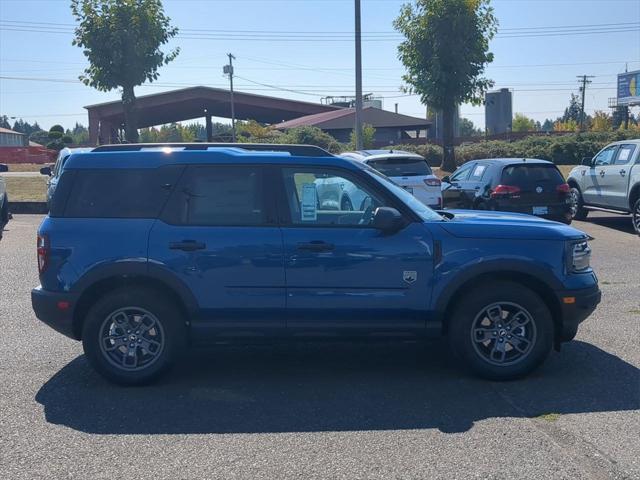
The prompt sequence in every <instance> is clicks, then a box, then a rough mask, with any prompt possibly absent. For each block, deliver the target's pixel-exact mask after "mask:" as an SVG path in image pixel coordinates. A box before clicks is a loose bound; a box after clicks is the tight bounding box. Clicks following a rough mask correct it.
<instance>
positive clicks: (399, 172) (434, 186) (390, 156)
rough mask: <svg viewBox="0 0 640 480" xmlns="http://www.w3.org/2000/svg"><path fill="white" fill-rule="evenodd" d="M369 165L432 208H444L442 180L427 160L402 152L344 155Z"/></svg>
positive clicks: (381, 151)
mask: <svg viewBox="0 0 640 480" xmlns="http://www.w3.org/2000/svg"><path fill="white" fill-rule="evenodd" d="M340 156H341V157H343V158H349V159H351V160H356V161H358V162H362V163H365V164H367V165H369V166H370V167H372V168H374V169H376V170H377V171H379V172H380V173H382V174H383V175H386V176H387V177H389V178H390V179H391V180H393V181H394V182H395V183H397V184H398V185H400V186H401V187H402V188H404V189H405V190H407V191H409V192H411V193H412V194H413V196H414V197H416V198H417V199H418V200H420V201H421V202H422V203H424V204H425V205H427V206H428V207H431V208H436V209H440V208H442V191H441V189H440V179H438V177H436V176H435V175H434V174H433V172H432V171H431V167H430V166H429V164H428V163H427V161H426V160H425V159H424V158H423V157H421V156H420V155H418V154H416V153H411V152H403V151H401V150H359V151H357V152H347V153H343V154H342V155H340Z"/></svg>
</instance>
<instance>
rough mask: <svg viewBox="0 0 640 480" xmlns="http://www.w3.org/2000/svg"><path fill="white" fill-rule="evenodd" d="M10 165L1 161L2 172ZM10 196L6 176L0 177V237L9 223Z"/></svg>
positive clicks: (0, 169) (7, 169)
mask: <svg viewBox="0 0 640 480" xmlns="http://www.w3.org/2000/svg"><path fill="white" fill-rule="evenodd" d="M8 171H9V167H7V166H6V165H5V164H4V163H0V173H3V172H8ZM9 218H10V216H9V196H8V195H7V185H6V183H5V181H4V178H2V177H0V238H2V230H3V229H4V227H5V225H6V224H7V223H9Z"/></svg>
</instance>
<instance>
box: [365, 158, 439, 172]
mask: <svg viewBox="0 0 640 480" xmlns="http://www.w3.org/2000/svg"><path fill="white" fill-rule="evenodd" d="M367 165H369V166H371V167H373V168H375V169H376V170H377V171H379V172H380V173H382V174H383V175H386V176H387V177H417V176H425V175H432V174H433V172H432V171H431V167H430V166H429V164H428V163H427V161H426V160H424V159H422V158H381V159H379V160H370V161H368V162H367Z"/></svg>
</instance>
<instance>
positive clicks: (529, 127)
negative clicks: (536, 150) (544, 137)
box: [511, 113, 537, 132]
mask: <svg viewBox="0 0 640 480" xmlns="http://www.w3.org/2000/svg"><path fill="white" fill-rule="evenodd" d="M536 130H537V128H536V121H535V120H534V119H532V118H529V117H527V116H526V115H524V114H523V113H516V114H515V116H514V117H513V121H512V122H511V131H512V132H535V131H536Z"/></svg>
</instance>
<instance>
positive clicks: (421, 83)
mask: <svg viewBox="0 0 640 480" xmlns="http://www.w3.org/2000/svg"><path fill="white" fill-rule="evenodd" d="M393 25H394V27H395V28H396V30H398V31H400V32H401V33H402V34H403V35H404V37H405V40H404V41H403V42H402V43H401V44H400V45H399V47H398V54H399V57H400V60H401V61H402V63H403V64H404V66H405V68H406V70H407V73H406V74H405V75H404V76H403V77H402V78H403V80H404V81H405V82H406V83H407V84H408V90H409V91H412V92H415V93H417V94H419V95H420V99H421V101H422V103H424V104H427V105H429V106H430V107H433V108H434V109H436V110H442V116H443V129H444V130H443V134H444V135H443V144H444V156H443V161H442V168H443V170H446V171H453V170H454V169H455V166H456V163H455V152H454V148H453V137H454V135H453V132H454V117H455V111H456V105H459V104H461V103H471V104H474V105H480V104H481V103H482V101H483V100H484V94H485V93H486V91H487V90H488V89H489V88H491V87H492V86H493V82H492V81H491V80H489V79H487V78H484V77H483V76H482V75H483V73H484V69H485V66H486V65H487V64H488V63H491V62H492V61H493V54H492V53H491V52H489V41H490V40H491V39H492V38H493V36H494V35H495V33H496V31H497V20H496V18H495V16H494V14H493V9H492V8H491V7H490V5H489V0H415V2H413V3H409V4H405V5H404V6H403V7H402V9H401V10H400V16H399V17H398V18H397V19H396V20H395V21H394V24H393Z"/></svg>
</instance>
